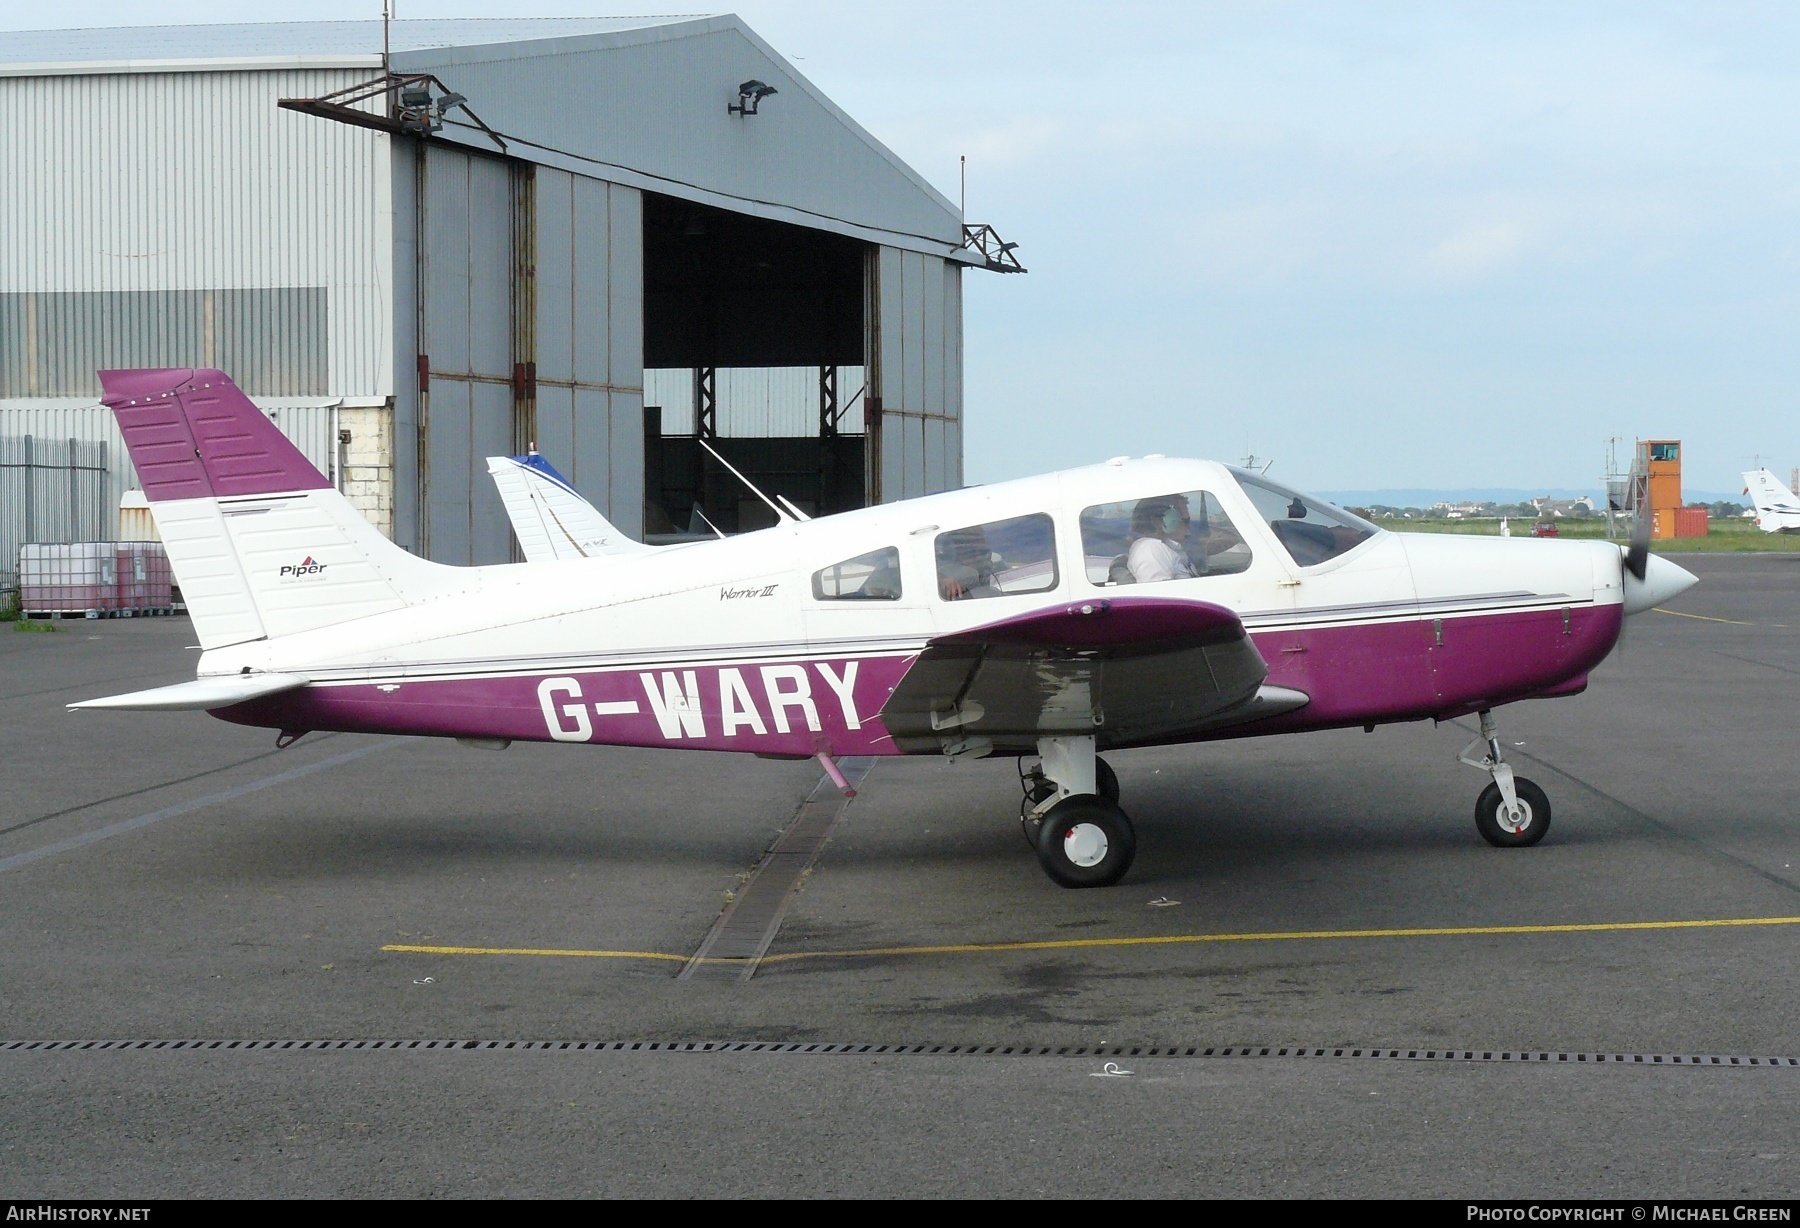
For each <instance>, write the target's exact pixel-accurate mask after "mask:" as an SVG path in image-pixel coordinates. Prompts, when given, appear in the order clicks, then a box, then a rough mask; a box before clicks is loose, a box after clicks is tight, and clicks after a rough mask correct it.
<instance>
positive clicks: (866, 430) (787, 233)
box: [0, 18, 981, 563]
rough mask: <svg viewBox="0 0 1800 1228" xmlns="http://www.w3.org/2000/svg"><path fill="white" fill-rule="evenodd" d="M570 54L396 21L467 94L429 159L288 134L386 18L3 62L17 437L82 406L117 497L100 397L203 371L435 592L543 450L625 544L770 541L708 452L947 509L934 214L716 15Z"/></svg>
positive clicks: (957, 476)
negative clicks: (669, 533)
mask: <svg viewBox="0 0 1800 1228" xmlns="http://www.w3.org/2000/svg"><path fill="white" fill-rule="evenodd" d="M555 24H557V27H558V28H559V29H569V30H572V31H574V32H573V33H571V34H570V35H569V36H567V37H557V38H548V39H546V38H542V37H537V38H532V39H530V40H528V41H506V39H507V38H508V37H514V35H512V34H510V33H509V30H510V25H509V23H506V22H504V21H499V22H417V23H407V22H401V23H396V24H395V30H396V41H395V46H396V47H397V48H410V49H408V50H397V51H396V53H395V54H394V56H393V59H392V70H393V71H394V72H395V73H403V74H421V73H423V74H431V75H432V77H433V84H432V89H433V90H434V92H435V94H436V95H438V96H441V95H442V94H443V93H444V92H445V91H446V90H454V91H456V92H457V93H459V94H462V95H464V96H466V100H467V109H466V110H465V111H454V110H453V111H451V112H450V113H449V114H448V115H447V116H446V117H445V119H446V122H444V123H443V125H442V127H441V130H439V131H436V132H433V133H431V134H429V135H426V136H421V135H418V134H416V133H405V132H402V131H400V130H399V128H398V126H397V125H394V124H393V123H391V122H385V121H388V120H390V119H391V116H389V115H388V114H386V113H384V114H383V115H382V116H381V118H382V120H383V121H384V122H383V123H378V124H376V125H375V127H374V128H373V129H372V128H371V127H369V126H366V125H365V126H356V125H357V123H359V122H360V121H353V122H352V123H334V122H331V117H329V116H326V115H325V114H323V113H322V112H315V113H314V114H300V113H296V112H295V111H294V110H293V109H288V110H280V109H277V107H276V106H275V102H276V100H277V99H280V98H287V99H302V100H304V99H319V98H321V97H323V96H326V95H329V94H330V93H331V92H332V91H334V90H338V89H342V88H345V87H348V86H351V85H353V84H355V83H358V82H363V81H368V80H370V79H371V78H372V77H373V76H374V75H375V73H376V72H378V71H379V70H380V63H381V62H380V59H379V57H378V56H371V55H370V54H368V51H367V50H366V49H369V48H372V47H374V46H379V23H370V22H345V23H293V24H288V25H283V26H268V27H258V26H244V27H187V28H170V29H171V30H173V31H177V32H178V35H179V36H177V35H176V34H170V35H169V36H168V37H161V36H162V35H164V34H165V33H166V31H148V32H146V31H86V32H68V33H66V34H62V35H58V36H55V37H49V38H47V37H46V32H37V34H36V35H35V37H36V38H37V40H38V41H37V42H36V43H33V44H31V45H30V46H29V47H25V48H24V51H23V52H22V51H21V44H20V42H19V40H20V39H26V40H27V41H28V42H29V40H30V38H31V37H33V36H27V35H0V61H8V60H10V61H13V63H12V64H10V65H5V64H0V142H3V143H4V150H5V152H4V154H0V157H3V158H4V159H5V161H6V166H5V168H4V171H5V173H4V175H0V179H3V182H0V236H3V237H0V243H4V244H5V248H4V260H3V261H0V351H3V353H0V435H15V434H19V433H20V432H19V431H17V430H15V429H14V425H16V424H19V423H23V422H25V421H26V419H24V418H22V417H20V415H21V414H23V413H25V412H32V413H36V414H39V415H40V417H41V415H42V414H43V413H44V412H47V411H49V410H52V409H54V410H56V411H57V412H58V413H59V414H60V415H61V416H60V417H58V419H57V422H58V423H59V426H58V429H59V430H61V429H63V427H62V425H60V424H63V423H66V422H68V421H72V420H74V419H72V418H70V417H69V415H70V414H74V415H75V416H76V417H80V411H83V410H88V411H93V413H94V414H95V415H96V416H95V417H94V419H93V421H94V422H95V423H96V424H97V425H96V426H95V427H94V431H93V433H95V434H97V435H107V436H108V437H109V438H111V439H112V443H113V444H114V447H113V452H112V457H111V460H110V461H109V463H111V464H113V465H114V466H115V467H117V466H118V465H120V464H124V463H125V462H124V461H123V451H122V449H119V448H118V447H117V446H116V445H117V441H116V437H112V435H113V433H112V428H111V423H110V420H109V416H108V415H105V414H104V413H103V412H101V411H98V410H97V408H96V407H95V405H94V400H93V395H94V392H95V389H94V388H93V387H92V386H91V385H92V383H93V377H92V374H91V372H92V369H93V368H94V367H97V366H112V365H121V366H123V365H134V366H135V365H169V366H186V365H218V366H221V367H224V368H226V369H227V370H230V371H232V372H233V373H234V375H235V376H236V377H237V378H238V379H239V380H240V382H241V383H243V384H244V386H245V387H246V389H247V390H248V391H249V392H250V393H251V394H252V395H253V396H254V397H255V398H256V399H257V400H258V403H259V404H262V405H264V407H265V408H267V409H270V410H271V412H272V413H274V414H275V415H276V416H277V417H278V419H279V420H281V421H283V422H284V424H286V423H292V424H293V425H294V426H295V428H296V429H299V430H300V432H301V434H303V435H305V436H306V437H307V441H306V443H305V445H304V446H306V447H307V449H308V454H309V455H314V453H320V452H322V453H323V455H317V456H314V459H315V462H316V463H320V466H321V468H322V469H325V470H326V471H327V472H330V473H333V474H334V475H335V476H339V477H340V478H341V479H347V480H345V481H344V484H345V486H346V488H347V490H349V491H350V493H352V497H353V498H356V499H357V500H358V501H359V504H360V505H361V506H363V507H364V510H365V512H366V513H367V514H369V515H370V517H371V519H372V520H375V521H376V523H378V524H380V525H382V527H383V528H384V530H386V531H389V532H391V533H393V535H394V536H395V538H396V540H398V541H400V542H401V543H402V544H405V545H408V546H409V547H410V548H413V549H415V550H417V551H419V552H420V553H424V554H427V555H429V556H430V557H433V558H437V559H440V560H442V561H445V562H452V563H484V562H496V561H504V560H505V559H507V558H509V557H511V555H512V543H511V540H510V533H509V530H508V527H507V525H506V521H505V517H504V514H503V512H502V509H501V506H500V503H499V500H498V498H497V496H496V494H495V492H494V489H493V486H492V483H491V482H490V480H489V479H488V477H487V474H486V466H485V463H484V459H483V458H484V457H486V456H488V455H494V454H499V453H512V452H518V451H522V450H523V449H524V448H525V447H527V446H528V445H530V444H531V443H533V442H535V443H536V444H537V445H538V447H539V448H540V449H541V450H542V451H543V452H544V453H545V455H546V456H548V457H549V458H550V459H551V460H552V462H553V463H555V464H556V465H558V466H559V467H560V468H562V469H563V471H564V472H565V473H566V474H567V475H568V476H569V477H570V478H571V479H572V481H573V482H574V484H575V485H576V487H577V488H578V489H579V490H580V491H581V492H582V493H583V494H584V495H586V496H587V497H588V498H589V499H591V500H592V501H593V502H594V503H595V504H596V506H598V507H599V508H601V510H602V511H603V512H605V513H606V514H607V515H608V516H609V517H610V518H611V519H613V520H614V521H615V523H617V524H618V525H619V526H620V527H621V528H622V529H624V530H626V531H627V532H629V533H632V534H633V535H641V534H643V533H644V532H645V530H646V528H650V529H653V530H667V529H670V528H675V529H681V528H685V527H687V526H688V519H689V509H690V508H691V507H692V506H694V505H699V506H701V507H703V508H704V509H705V511H706V514H707V518H708V519H711V520H713V521H714V522H716V523H721V524H722V525H724V527H726V528H727V529H730V528H736V527H746V528H747V527H753V523H754V522H753V519H752V517H753V515H755V514H760V511H761V509H760V505H754V504H749V503H748V501H746V500H742V499H740V493H741V492H739V491H737V490H735V489H734V488H733V487H732V484H731V480H730V479H729V478H728V477H725V476H724V474H723V471H722V470H721V469H720V468H719V467H718V466H717V465H716V464H715V463H714V462H712V461H711V460H710V459H709V458H707V457H706V456H705V455H704V454H703V450H702V449H701V448H700V447H699V441H701V440H705V441H706V442H708V443H709V444H711V445H712V446H713V447H715V448H717V449H718V450H719V451H720V452H721V453H722V454H723V455H725V456H726V457H727V459H730V460H732V462H733V463H734V464H737V465H738V466H739V467H740V468H745V469H746V470H748V471H750V472H751V473H752V475H753V476H755V477H756V478H757V480H758V481H759V482H762V483H764V484H766V485H768V486H769V487H772V488H773V489H774V490H776V491H778V492H780V493H782V494H784V495H787V496H788V497H790V498H792V499H794V501H795V502H796V503H798V504H800V505H801V506H804V507H808V508H813V509H818V510H827V511H829V510H839V509H840V508H843V507H848V506H856V505H860V504H862V503H864V502H866V501H878V500H889V499H895V498H901V497H906V496H911V495H917V494H923V493H927V492H930V491H934V490H941V489H946V488H952V487H955V486H958V485H960V484H961V481H962V455H961V453H962V431H961V415H962V343H961V338H962V309H961V302H962V296H961V272H962V269H963V268H964V267H966V266H970V265H979V264H980V263H981V261H980V260H979V259H978V258H976V257H974V256H972V255H971V253H970V251H969V249H968V248H967V247H966V246H965V245H964V241H963V238H964V236H963V228H962V220H961V217H960V214H959V213H958V211H957V210H956V209H955V207H954V206H953V205H951V204H950V203H949V202H948V201H946V200H945V199H944V198H943V197H942V196H941V195H940V194H938V193H937V192H935V191H934V190H933V189H931V188H930V187H929V186H928V185H927V184H925V182H924V181H923V180H922V179H920V178H919V176H918V175H917V174H916V173H915V172H913V171H912V170H911V169H910V168H908V167H906V166H905V165H904V164H903V163H901V162H900V161H899V160H898V159H896V158H895V157H894V156H893V155H892V154H891V153H890V152H889V151H887V150H886V149H885V148H884V147H882V146H881V145H880V144H879V143H878V142H876V141H875V140H874V139H873V138H872V137H870V136H869V135H868V134H867V133H866V132H864V131H863V130H862V129H861V128H860V127H858V126H857V125H856V124H855V122H854V121H853V120H851V119H850V118H849V117H848V116H846V115H844V114H843V113H842V112H841V111H840V110H838V108H836V107H835V106H833V105H832V104H831V103H830V101H829V100H828V99H826V98H824V96H823V95H821V94H819V93H818V91H817V90H816V89H815V88H814V87H813V86H811V84H810V83H808V82H806V81H805V80H804V79H803V78H800V77H798V76H797V75H795V74H793V73H792V72H791V70H790V69H789V68H788V66H787V65H786V63H785V62H784V61H783V60H781V58H780V57H779V56H777V55H775V54H774V53H773V52H772V51H771V50H770V49H768V48H767V47H766V45H764V44H763V43H762V42H761V41H760V40H759V39H757V38H756V36H755V35H754V34H753V33H751V32H750V31H749V30H748V29H747V28H746V27H744V26H743V24H742V23H741V22H739V21H738V20H737V19H735V18H708V19H702V20H698V21H680V22H674V23H669V22H666V21H664V22H661V23H660V24H659V23H658V22H656V21H655V20H653V19H652V20H649V21H648V23H647V24H646V22H642V21H640V22H635V23H634V22H621V21H613V22H607V21H592V22H568V23H555ZM621 27H628V28H621ZM531 28H532V29H533V32H534V33H537V32H541V30H542V29H544V28H545V27H544V25H543V24H542V23H534V25H533V26H532V27H531ZM151 35H155V36H157V37H150V36H151ZM109 38H110V42H109V41H108V40H109ZM158 38H161V43H162V45H165V46H167V47H169V48H170V55H169V66H168V68H167V70H166V71H163V70H158V68H157V61H156V59H155V53H156V51H157V48H158ZM84 40H85V41H84ZM96 40H98V41H96ZM209 40H210V42H211V44H216V45H217V46H219V47H221V48H224V49H225V50H222V51H220V52H218V53H217V54H216V55H214V56H212V57H211V61H210V65H209V64H208V63H207V62H206V61H202V60H196V58H195V48H196V47H198V48H200V49H202V50H204V49H205V48H206V47H207V46H208V45H209ZM113 44H116V46H114V45H113ZM469 44H475V45H469ZM177 47H179V48H180V49H181V50H182V51H183V52H184V54H182V55H180V56H177V55H176V54H174V49H175V48H177ZM246 51H252V52H254V51H262V52H268V53H270V54H269V55H260V56H259V55H247V54H246ZM227 52H229V54H227ZM276 52H285V53H297V54H281V55H275V54H274V53H276ZM34 59H36V60H45V61H50V60H55V61H59V62H56V63H32V62H26V63H20V62H19V61H32V60H34ZM177 60H180V61H182V62H180V63H176V61H177ZM128 61H129V62H128ZM276 61H279V64H280V67H279V68H278V67H276V66H275V65H276ZM197 66H201V67H212V68H216V71H195V69H196V67H197ZM750 79H756V80H760V81H765V82H767V83H768V84H770V85H772V86H774V87H775V89H776V94H775V96H771V97H768V98H766V99H765V100H764V101H763V102H762V105H761V108H760V111H759V113H758V114H755V115H743V114H734V113H731V112H729V111H728V110H727V107H728V105H730V104H732V103H734V102H741V101H742V99H740V98H738V96H737V91H738V84H739V83H740V82H743V81H747V80H750ZM384 101H385V100H384V99H382V98H377V99H375V100H374V101H372V102H369V103H365V104H362V107H363V109H364V110H365V111H371V112H373V111H381V110H382V108H383V104H384ZM477 114H478V115H479V116H480V124H481V125H485V127H484V126H479V125H478V123H477V122H473V116H474V115H477ZM337 118H342V116H338V117H337ZM384 129H385V130H384ZM647 368H649V376H650V377H653V378H647V375H646V369H647ZM647 386H649V387H651V388H653V389H655V390H656V395H655V396H654V398H653V399H652V400H651V402H650V404H649V406H648V412H647V410H646V396H645V389H646V387H647ZM659 402H661V403H659ZM297 414H298V415H299V417H296V415H297ZM307 414H312V415H313V417H316V418H318V421H317V422H314V421H313V420H312V418H309V417H306V415H307ZM302 419H304V424H302ZM344 434H348V435H350V436H351V437H352V443H350V444H349V445H344V444H341V443H340V442H339V440H340V438H341V436H342V435H344ZM315 435H317V436H319V437H320V440H322V441H323V442H322V443H321V442H320V440H314V439H313V438H312V436H315ZM359 464H360V465H361V466H362V467H361V468H359ZM746 506H747V510H746ZM646 517H648V522H647V520H646ZM665 522H666V523H665ZM5 544H6V543H3V542H0V546H4V545H5Z"/></svg>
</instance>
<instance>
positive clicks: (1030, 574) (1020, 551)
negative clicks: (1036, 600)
mask: <svg viewBox="0 0 1800 1228" xmlns="http://www.w3.org/2000/svg"><path fill="white" fill-rule="evenodd" d="M937 573H938V596H940V597H942V598H943V599H944V600H945V601H968V600H972V599H974V598H979V597H1005V596H1009V595H1011V594H1014V593H1041V592H1046V591H1048V590H1049V589H1053V588H1055V587H1056V530H1055V528H1054V527H1053V526H1052V525H1051V523H1050V517H1048V516H1046V515H1043V514H1042V513H1037V514H1034V515H1031V516H1015V517H1013V518H1012V519H1011V520H995V521H992V522H991V523H988V524H978V525H972V526H970V527H969V528H966V529H952V530H951V531H950V532H948V533H939V534H938V535H937Z"/></svg>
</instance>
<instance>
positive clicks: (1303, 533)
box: [1232, 469, 1381, 567]
mask: <svg viewBox="0 0 1800 1228" xmlns="http://www.w3.org/2000/svg"><path fill="white" fill-rule="evenodd" d="M1232 472H1233V473H1235V474H1236V475H1237V480H1238V485H1239V486H1242V487H1243V488H1244V493H1245V494H1246V495H1249V496H1250V502H1251V503H1253V504H1255V505H1256V513H1257V515H1259V516H1261V517H1262V518H1263V519H1264V520H1265V521H1267V522H1268V525H1269V527H1270V528H1271V529H1273V530H1275V537H1276V538H1277V540H1279V541H1280V542H1281V545H1282V547H1283V548H1284V549H1285V550H1286V551H1287V552H1288V553H1289V554H1290V555H1292V556H1293V559H1294V562H1296V563H1298V564H1299V565H1300V566H1302V567H1313V566H1316V565H1317V564H1319V563H1324V562H1327V561H1329V560H1331V559H1335V558H1336V557H1337V556H1338V555H1340V554H1344V553H1346V552H1347V551H1350V550H1354V549H1356V547H1357V546H1359V545H1361V544H1362V543H1363V542H1365V541H1367V540H1368V539H1369V538H1371V537H1373V536H1375V535H1376V534H1377V533H1379V532H1381V530H1380V529H1378V528H1376V527H1375V526H1374V525H1372V524H1370V523H1369V522H1368V521H1366V520H1364V519H1363V518H1362V517H1361V516H1353V515H1351V514H1350V513H1349V512H1346V511H1345V510H1344V509H1343V508H1341V507H1333V506H1332V505H1331V504H1329V503H1326V502H1325V501H1324V500H1323V499H1314V498H1312V497H1311V496H1308V495H1303V494H1301V493H1300V492H1299V491H1296V490H1289V489H1288V488H1287V487H1285V486H1278V485H1276V484H1275V483H1274V482H1271V481H1269V479H1267V478H1265V477H1259V476H1257V475H1256V474H1251V473H1245V472H1244V471H1243V470H1241V469H1234V470H1232Z"/></svg>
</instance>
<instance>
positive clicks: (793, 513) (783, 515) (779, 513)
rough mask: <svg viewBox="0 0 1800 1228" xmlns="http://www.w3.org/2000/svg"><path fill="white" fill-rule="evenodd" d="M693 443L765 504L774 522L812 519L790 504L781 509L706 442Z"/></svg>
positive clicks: (785, 501) (797, 521) (701, 440)
mask: <svg viewBox="0 0 1800 1228" xmlns="http://www.w3.org/2000/svg"><path fill="white" fill-rule="evenodd" d="M694 442H696V443H698V444H699V445H700V446H701V447H703V448H705V449H706V454H707V455H708V456H710V457H712V458H713V459H714V460H716V461H718V462H719V463H720V464H721V465H723V466H725V468H726V469H728V470H730V471H731V476H732V477H734V478H736V479H737V480H738V481H740V482H742V483H743V484H744V489H746V490H748V491H749V492H750V493H751V494H753V495H755V496H756V497H757V498H758V499H761V500H762V501H763V502H764V503H767V504H768V505H769V510H770V511H772V512H774V513H775V519H776V520H791V521H793V522H794V523H795V524H798V523H799V522H800V521H802V520H810V519H812V517H810V516H808V515H807V514H806V513H805V512H803V511H801V510H800V509H799V508H797V507H794V506H793V504H791V503H790V504H788V506H787V507H782V506H781V503H777V502H775V500H773V499H771V498H769V496H767V495H765V494H763V492H762V491H760V490H758V489H757V488H756V483H755V482H752V481H751V480H750V479H749V478H747V477H745V476H744V475H743V474H741V473H739V472H738V471H737V468H736V467H735V466H734V465H733V464H732V463H731V462H730V461H728V460H726V459H725V458H724V457H723V456H720V455H719V454H718V452H717V451H716V450H715V449H714V448H713V446H712V445H711V444H709V443H707V442H706V440H704V439H697V440H695V441H694ZM782 503H787V500H785V499H783V500H782ZM789 509H792V510H789Z"/></svg>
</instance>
